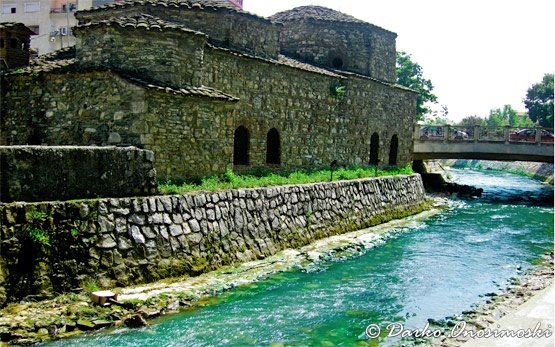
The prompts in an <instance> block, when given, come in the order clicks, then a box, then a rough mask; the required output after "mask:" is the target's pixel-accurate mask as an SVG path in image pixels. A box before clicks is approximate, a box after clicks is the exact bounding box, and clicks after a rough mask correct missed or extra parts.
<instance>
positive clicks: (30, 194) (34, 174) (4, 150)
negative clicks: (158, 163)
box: [0, 146, 156, 202]
mask: <svg viewBox="0 0 555 347" xmlns="http://www.w3.org/2000/svg"><path fill="white" fill-rule="evenodd" d="M154 193H156V172H155V170H154V153H152V152H151V151H146V150H142V149H138V148H135V147H125V148H117V147H75V146H50V147H49V146H0V201H3V202H11V201H46V200H68V199H77V198H81V199H83V198H97V197H122V196H136V195H149V194H154Z"/></svg>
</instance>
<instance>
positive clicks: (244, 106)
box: [204, 49, 416, 168]
mask: <svg viewBox="0 0 555 347" xmlns="http://www.w3.org/2000/svg"><path fill="white" fill-rule="evenodd" d="M204 66H205V77H204V78H205V80H204V84H206V85H210V86H213V87H215V88H218V89H221V90H223V91H224V92H227V93H231V94H233V95H236V96H237V97H239V98H240V101H239V102H238V104H237V112H236V115H237V116H236V117H235V118H234V125H233V130H234V129H235V128H237V127H239V126H245V127H246V128H247V129H248V131H249V133H250V136H251V140H250V146H251V150H250V158H251V165H252V166H265V165H266V135H267V133H268V131H269V130H270V129H272V128H276V129H277V130H278V131H279V133H280V136H281V152H282V155H281V162H282V167H286V168H292V167H318V166H326V165H329V163H330V162H332V161H333V160H337V161H338V162H339V163H341V164H344V165H353V164H368V163H369V159H370V137H371V136H372V134H373V133H374V132H378V133H379V135H380V152H379V157H380V163H381V164H386V165H387V163H388V156H389V147H390V143H391V137H392V136H393V135H394V134H396V135H397V136H398V138H399V148H398V160H397V163H398V165H400V166H403V165H406V164H408V163H410V162H411V160H412V146H413V145H412V133H413V131H412V130H411V127H412V124H414V117H415V110H416V108H415V107H416V98H415V94H414V93H412V92H410V91H406V90H403V89H400V88H392V87H391V86H390V85H387V84H384V83H380V82H377V81H375V80H372V79H370V78H366V77H364V76H359V75H354V74H350V75H347V76H345V77H342V76H335V77H334V76H333V75H325V74H321V73H316V72H309V71H302V70H299V69H295V68H292V67H289V66H283V65H275V64H272V63H270V62H266V61H263V60H259V59H253V58H249V57H245V56H237V57H236V58H234V59H230V56H229V53H228V52H227V51H225V50H220V49H208V50H206V53H205V62H204ZM238 76H240V78H238ZM341 85H343V86H344V87H345V94H344V95H343V96H339V95H334V94H333V92H332V89H333V88H334V87H335V86H341ZM231 140H232V138H231ZM230 143H231V144H232V142H230Z"/></svg>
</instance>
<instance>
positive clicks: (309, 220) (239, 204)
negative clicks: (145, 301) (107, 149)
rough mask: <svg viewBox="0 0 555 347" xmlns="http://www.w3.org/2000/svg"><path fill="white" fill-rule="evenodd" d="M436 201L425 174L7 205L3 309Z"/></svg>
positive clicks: (372, 221)
mask: <svg viewBox="0 0 555 347" xmlns="http://www.w3.org/2000/svg"><path fill="white" fill-rule="evenodd" d="M428 206H429V201H428V200H427V198H426V195H425V191H424V187H423V184H422V180H421V178H420V176H419V175H403V176H391V177H381V178H373V179H360V180H352V181H338V182H329V183H316V184H306V185H290V186H280V187H269V188H255V189H237V190H231V191H222V192H213V193H208V192H198V193H192V194H186V195H171V196H153V197H136V198H117V199H116V198H114V199H98V200H82V201H70V202H44V203H20V202H19V203H11V204H3V205H0V216H1V219H0V221H1V226H0V233H1V234H0V236H1V238H0V306H1V305H4V304H5V303H8V302H14V301H19V300H22V299H43V298H48V297H51V296H53V295H55V294H60V293H65V292H69V291H77V290H82V288H83V287H91V286H97V287H100V288H112V287H116V286H128V285H133V284H140V283H146V282H151V281H155V280H159V279H163V278H167V277H174V276H181V275H197V274H200V273H203V272H207V271H210V270H214V269H217V268H220V267H222V266H224V265H227V264H232V263H240V262H245V261H249V260H254V259H261V258H264V257H266V256H269V255H272V254H275V253H276V252H278V251H280V250H282V249H286V248H293V247H300V246H303V245H306V244H308V243H310V242H312V241H314V240H317V239H320V238H323V237H327V236H331V235H336V234H341V233H345V232H349V231H353V230H357V229H361V228H365V227H369V226H372V225H376V224H379V223H382V222H385V221H389V220H391V219H395V218H401V217H405V216H408V215H411V214H415V213H418V212H420V211H422V210H424V209H426V208H428Z"/></svg>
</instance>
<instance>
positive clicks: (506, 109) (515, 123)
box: [458, 105, 534, 127]
mask: <svg viewBox="0 0 555 347" xmlns="http://www.w3.org/2000/svg"><path fill="white" fill-rule="evenodd" d="M458 125H461V126H466V127H472V126H474V125H481V126H490V127H498V126H506V125H509V126H511V127H531V126H533V125H534V123H533V122H532V121H531V120H530V118H528V117H527V116H526V115H524V116H519V115H518V112H517V111H516V110H515V109H514V108H512V106H511V105H504V106H503V107H502V108H499V107H498V108H494V109H491V110H490V111H489V115H488V117H487V118H482V117H478V116H468V117H465V118H463V119H461V121H460V122H459V123H458Z"/></svg>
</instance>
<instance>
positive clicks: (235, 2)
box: [229, 0, 243, 9]
mask: <svg viewBox="0 0 555 347" xmlns="http://www.w3.org/2000/svg"><path fill="white" fill-rule="evenodd" d="M229 2H231V3H232V4H233V5H235V6H237V7H238V8H240V9H242V8H243V0H229Z"/></svg>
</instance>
